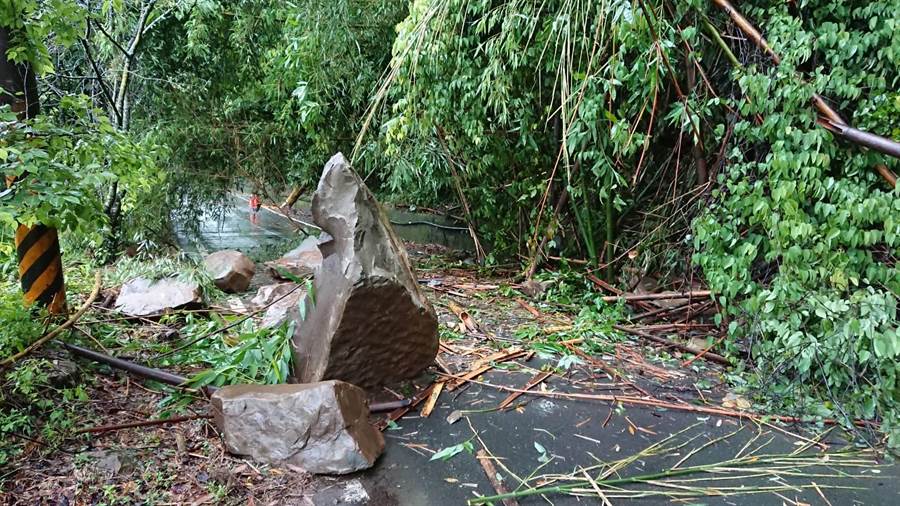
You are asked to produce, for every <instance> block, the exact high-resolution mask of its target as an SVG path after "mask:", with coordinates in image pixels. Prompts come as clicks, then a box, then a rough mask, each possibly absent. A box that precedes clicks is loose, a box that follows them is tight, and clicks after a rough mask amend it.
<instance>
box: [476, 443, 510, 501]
mask: <svg viewBox="0 0 900 506" xmlns="http://www.w3.org/2000/svg"><path fill="white" fill-rule="evenodd" d="M475 457H476V458H477V460H478V463H479V464H481V468H482V469H484V474H486V475H487V478H488V480H489V481H490V482H491V485H493V487H494V490H496V491H497V494H498V495H505V494H508V493H509V491H508V490H507V489H506V487H505V486H504V485H503V483H502V482H501V481H500V480H499V479H497V474H498V473H497V468H496V467H494V462H493V458H492V457H491V456H490V455H488V454H487V452H486V451H484V450H478V452H476V453H475ZM500 502H502V503H503V506H518V505H519V503H518V501H516V500H515V499H514V498H512V497H507V498H504V499H501V500H500Z"/></svg>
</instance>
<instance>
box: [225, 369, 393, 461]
mask: <svg viewBox="0 0 900 506" xmlns="http://www.w3.org/2000/svg"><path fill="white" fill-rule="evenodd" d="M212 406H213V412H214V416H215V420H216V425H217V426H218V427H219V430H220V431H221V433H222V437H223V438H224V441H225V445H226V447H227V448H228V451H229V452H231V453H235V454H238V455H248V456H250V457H253V458H254V459H255V460H258V461H260V462H265V463H269V464H273V465H294V466H298V467H302V468H304V469H306V470H307V471H309V472H311V473H317V474H346V473H352V472H354V471H359V470H361V469H367V468H369V467H372V465H373V464H374V463H375V459H377V458H378V456H379V455H381V452H382V451H383V450H384V438H383V437H382V436H381V432H379V431H378V430H376V429H375V428H374V427H372V426H371V425H369V421H368V418H369V408H368V406H367V405H366V395H365V392H363V391H362V390H361V389H360V388H358V387H356V386H353V385H350V384H348V383H344V382H342V381H325V382H321V383H310V384H302V385H293V384H292V385H231V386H226V387H224V388H222V389H220V390H218V391H216V392H215V393H214V394H213V396H212Z"/></svg>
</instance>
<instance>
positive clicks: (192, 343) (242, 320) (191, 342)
mask: <svg viewBox="0 0 900 506" xmlns="http://www.w3.org/2000/svg"><path fill="white" fill-rule="evenodd" d="M300 288H301V286H300V285H297V286H295V287H294V288H292V289H291V290H290V291H289V292H287V293H286V294H284V295H282V296H281V297H278V298H277V299H275V300H273V301H272V302H270V303H268V304H266V305H265V306H263V307H261V308H259V309H257V310H256V311H253V312H252V313H250V314H248V315H247V316H244V317H243V318H238V319H237V320H235V321H234V322H232V323H230V324H228V325H226V326H224V327H222V328H220V329H216V330H213V331H212V332H207V333H206V334H202V335H200V336H198V337H195V338H194V339H191V340H190V341H188V342H186V343H184V344H182V345H181V346H179V347H177V348H175V349H174V350H170V351H167V352H165V353H163V354H160V355H157V356H156V357H154V358H153V360H159V359H161V358H163V357H168V356H169V355H173V354H175V353H178V352H179V351H182V350H184V349H185V348H188V347H190V346H193V345H195V344H197V343H199V342H200V341H202V340H204V339H206V338H208V337H212V336H214V335H216V334H220V333H222V332H225V331H226V330H230V329H233V328H234V327H237V326H238V325H240V324H242V323H244V322H245V321H247V320H249V319H250V318H253V317H254V316H256V315H258V314H259V313H262V312H263V311H265V310H267V309H269V308H270V307H272V306H273V305H275V304H277V303H278V302H281V300H283V299H285V298H287V297H288V296H289V295H291V294H292V293H294V292H296V291H297V290H299V289H300Z"/></svg>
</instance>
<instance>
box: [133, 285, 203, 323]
mask: <svg viewBox="0 0 900 506" xmlns="http://www.w3.org/2000/svg"><path fill="white" fill-rule="evenodd" d="M202 301H203V297H202V295H201V293H200V285H199V284H197V283H195V282H193V281H182V280H180V279H177V278H163V279H160V280H158V281H152V280H150V279H147V278H134V279H132V280H131V281H129V282H127V283H125V284H124V285H122V289H121V290H120V291H119V296H118V297H117V298H116V305H115V308H116V310H118V311H120V312H122V313H124V314H126V315H128V316H134V317H143V318H147V317H152V316H160V315H163V314H165V313H168V312H170V311H172V310H174V309H180V308H183V307H186V306H197V305H200V303H201V302H202Z"/></svg>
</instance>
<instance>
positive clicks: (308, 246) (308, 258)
mask: <svg viewBox="0 0 900 506" xmlns="http://www.w3.org/2000/svg"><path fill="white" fill-rule="evenodd" d="M329 239H330V238H329ZM322 242H323V241H322V239H319V238H318V237H313V236H309V237H307V238H306V239H304V240H303V242H301V243H300V246H297V247H296V248H294V249H292V250H291V251H288V252H287V253H285V254H284V256H282V257H281V258H279V259H278V260H273V261H271V262H267V263H266V267H268V268H269V272H270V273H271V274H272V277H274V278H277V279H286V278H285V277H284V275H283V274H282V273H281V271H282V270H284V271H287V272H288V273H290V274H291V275H293V276H296V277H298V278H306V277H309V276H312V275H313V272H315V270H316V269H317V268H318V267H319V265H321V264H322V252H321V251H319V245H320V244H321V243H322Z"/></svg>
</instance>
